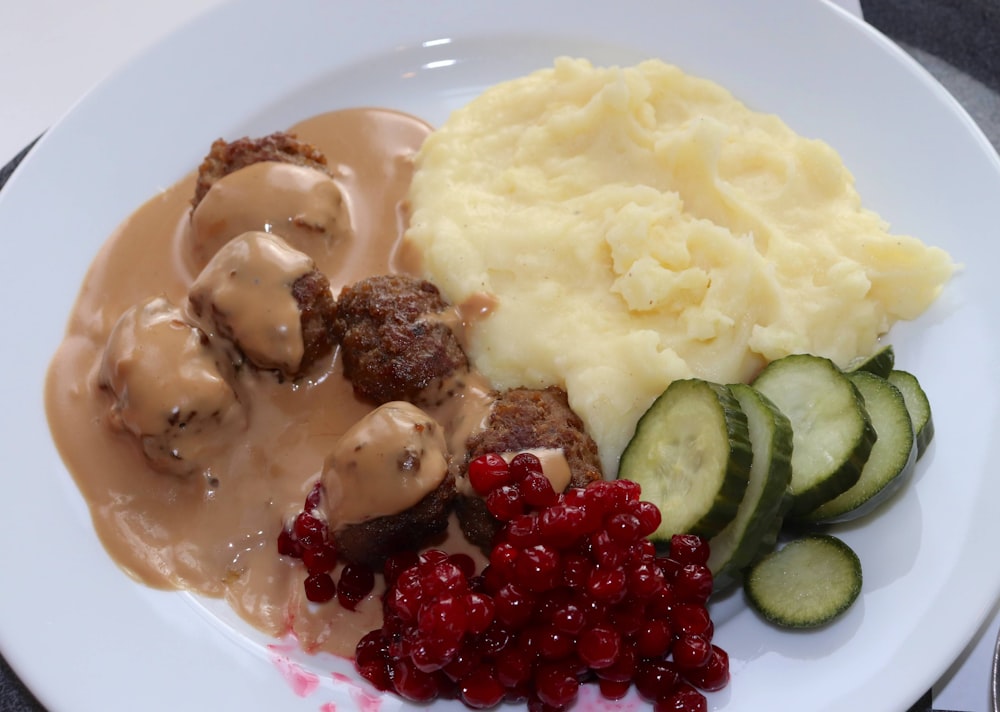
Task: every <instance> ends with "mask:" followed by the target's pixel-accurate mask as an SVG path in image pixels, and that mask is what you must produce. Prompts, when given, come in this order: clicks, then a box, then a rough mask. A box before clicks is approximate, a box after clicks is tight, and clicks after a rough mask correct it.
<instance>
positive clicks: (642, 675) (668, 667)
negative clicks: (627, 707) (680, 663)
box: [635, 658, 681, 702]
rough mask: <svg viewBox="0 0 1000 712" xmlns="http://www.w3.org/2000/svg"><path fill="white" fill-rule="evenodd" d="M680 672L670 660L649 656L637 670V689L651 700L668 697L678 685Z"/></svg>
mask: <svg viewBox="0 0 1000 712" xmlns="http://www.w3.org/2000/svg"><path fill="white" fill-rule="evenodd" d="M680 679H681V676H680V673H678V672H677V668H676V667H674V664H673V663H672V662H670V661H669V660H664V659H662V658H647V659H645V660H642V661H641V662H640V663H639V666H638V668H637V669H636V671H635V689H636V690H637V691H638V692H639V694H640V695H642V696H643V697H645V698H646V699H647V700H649V701H650V702H653V701H655V700H658V699H661V698H664V697H667V696H668V695H669V694H670V693H672V692H673V691H674V688H675V687H677V683H678V682H679V681H680Z"/></svg>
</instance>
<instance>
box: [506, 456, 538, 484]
mask: <svg viewBox="0 0 1000 712" xmlns="http://www.w3.org/2000/svg"><path fill="white" fill-rule="evenodd" d="M529 474H539V475H540V474H542V461H541V460H539V459H538V456H537V455H535V454H533V453H530V452H519V453H518V454H516V455H514V457H513V458H511V461H510V478H511V480H512V481H514V482H522V481H523V480H524V479H525V478H526V477H527V476H528V475H529Z"/></svg>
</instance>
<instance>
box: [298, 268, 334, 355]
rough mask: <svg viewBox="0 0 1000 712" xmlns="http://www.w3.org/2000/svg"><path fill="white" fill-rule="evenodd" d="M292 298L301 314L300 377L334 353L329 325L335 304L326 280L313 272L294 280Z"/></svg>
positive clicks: (316, 272) (320, 273)
mask: <svg viewBox="0 0 1000 712" xmlns="http://www.w3.org/2000/svg"><path fill="white" fill-rule="evenodd" d="M292 296H293V297H295V301H296V302H297V303H298V305H299V313H300V315H301V321H300V323H301V324H302V361H301V363H300V364H299V370H298V374H303V373H305V372H306V371H308V370H309V368H310V367H311V366H312V365H313V364H314V363H316V362H317V361H319V360H320V359H321V358H323V357H324V356H326V355H327V354H328V353H330V351H332V350H333V343H334V341H333V333H332V331H331V324H332V323H333V315H334V312H335V310H336V304H335V302H334V300H333V294H332V293H331V291H330V282H329V280H328V279H327V278H326V275H325V274H323V273H322V272H320V271H319V270H316V269H314V270H313V271H312V272H309V273H308V274H304V275H302V276H301V277H299V278H298V279H297V280H295V282H294V283H293V284H292Z"/></svg>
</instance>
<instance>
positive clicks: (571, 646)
mask: <svg viewBox="0 0 1000 712" xmlns="http://www.w3.org/2000/svg"><path fill="white" fill-rule="evenodd" d="M537 645H538V654H539V656H540V657H542V658H545V659H546V660H563V659H565V658H568V657H569V656H570V655H571V654H572V653H573V651H574V650H575V649H576V638H574V637H573V636H572V635H570V634H568V633H564V632H563V631H561V630H559V629H558V628H556V627H555V626H551V625H550V626H546V627H545V628H543V629H542V630H540V631H539V634H538V644H537Z"/></svg>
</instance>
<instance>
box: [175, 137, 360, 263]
mask: <svg viewBox="0 0 1000 712" xmlns="http://www.w3.org/2000/svg"><path fill="white" fill-rule="evenodd" d="M334 178H335V176H334V175H333V174H332V172H331V171H329V170H327V167H326V158H325V157H324V156H323V155H322V154H321V153H319V151H317V150H316V149H315V148H313V147H312V146H309V145H307V144H303V143H300V142H298V141H296V140H295V139H294V138H293V137H292V136H290V135H288V134H281V133H277V134H271V135H270V136H266V137H264V138H261V139H253V140H251V139H247V138H243V139H240V140H238V141H234V142H233V143H225V142H224V141H221V140H220V141H216V142H215V144H213V145H212V151H211V153H210V154H209V155H208V157H207V158H206V159H205V161H204V162H203V163H202V165H201V169H200V170H199V173H198V182H197V185H196V189H195V195H194V198H193V199H192V203H193V204H194V207H193V208H192V210H191V220H190V224H189V225H188V230H187V232H186V233H185V235H184V238H183V244H184V246H185V248H186V249H184V251H183V252H182V256H183V258H184V261H185V264H186V265H187V266H188V267H189V268H190V269H191V271H192V272H193V273H197V272H199V271H201V269H202V268H204V266H205V265H206V264H207V263H208V261H209V260H210V259H212V256H213V255H215V253H217V252H218V251H219V250H220V249H222V247H223V246H224V245H225V244H226V243H227V242H229V240H231V239H233V238H234V237H236V236H237V235H240V234H242V233H244V232H249V231H256V230H259V231H264V232H270V233H274V234H275V235H280V236H281V237H282V238H283V239H285V240H286V241H287V242H289V244H291V245H292V246H293V247H295V248H296V249H298V250H301V251H303V252H306V253H307V254H309V255H310V256H312V257H313V258H314V259H316V260H320V261H321V262H322V263H324V264H325V263H326V261H327V260H328V259H330V258H331V257H332V255H333V251H334V250H335V249H336V248H337V245H339V244H341V243H342V242H343V241H344V240H349V239H351V237H352V235H353V232H352V230H351V221H350V215H349V214H348V207H347V203H346V201H345V200H344V196H343V193H342V192H341V188H340V185H339V184H338V183H337V181H336V180H335V179H334Z"/></svg>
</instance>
